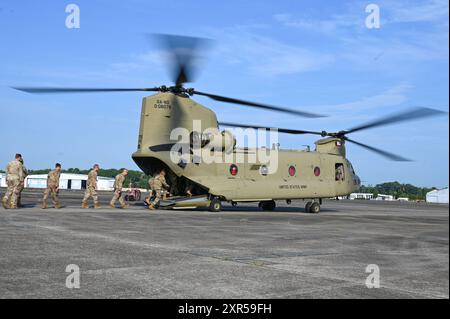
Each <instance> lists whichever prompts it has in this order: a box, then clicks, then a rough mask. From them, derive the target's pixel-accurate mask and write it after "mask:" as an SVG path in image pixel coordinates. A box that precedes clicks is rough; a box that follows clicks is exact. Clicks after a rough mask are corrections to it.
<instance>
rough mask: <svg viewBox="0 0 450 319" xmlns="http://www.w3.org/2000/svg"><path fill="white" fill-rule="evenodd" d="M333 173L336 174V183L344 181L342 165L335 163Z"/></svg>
mask: <svg viewBox="0 0 450 319" xmlns="http://www.w3.org/2000/svg"><path fill="white" fill-rule="evenodd" d="M335 172H336V181H339V182H342V181H343V180H345V172H344V164H342V163H336V164H335Z"/></svg>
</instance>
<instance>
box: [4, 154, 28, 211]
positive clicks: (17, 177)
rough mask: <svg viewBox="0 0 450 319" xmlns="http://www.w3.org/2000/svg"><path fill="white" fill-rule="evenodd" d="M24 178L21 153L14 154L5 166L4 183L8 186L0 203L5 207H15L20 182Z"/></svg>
mask: <svg viewBox="0 0 450 319" xmlns="http://www.w3.org/2000/svg"><path fill="white" fill-rule="evenodd" d="M24 179H25V177H24V171H23V164H22V155H21V154H16V156H15V159H14V160H12V161H11V162H9V163H8V165H7V166H6V184H7V186H8V188H7V190H6V193H5V196H4V197H3V199H2V205H3V207H4V208H5V209H7V208H12V209H16V208H17V201H18V196H19V193H20V183H21V182H23V181H24Z"/></svg>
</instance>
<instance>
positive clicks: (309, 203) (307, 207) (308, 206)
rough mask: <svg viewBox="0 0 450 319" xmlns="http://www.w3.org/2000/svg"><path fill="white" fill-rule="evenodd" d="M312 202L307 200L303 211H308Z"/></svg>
mask: <svg viewBox="0 0 450 319" xmlns="http://www.w3.org/2000/svg"><path fill="white" fill-rule="evenodd" d="M312 203H313V202H307V203H306V205H305V213H308V214H309V213H310V211H309V209H310V208H311V205H312Z"/></svg>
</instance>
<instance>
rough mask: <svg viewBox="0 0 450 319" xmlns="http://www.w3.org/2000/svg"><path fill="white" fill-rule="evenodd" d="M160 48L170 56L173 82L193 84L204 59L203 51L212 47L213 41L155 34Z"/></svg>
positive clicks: (178, 84) (154, 36)
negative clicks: (199, 63) (200, 62)
mask: <svg viewBox="0 0 450 319" xmlns="http://www.w3.org/2000/svg"><path fill="white" fill-rule="evenodd" d="M152 37H153V38H155V39H156V40H157V41H158V42H159V45H160V47H162V49H163V50H165V51H167V52H168V53H169V54H170V57H171V61H170V66H171V67H172V80H173V82H174V83H175V84H176V85H177V86H180V85H183V83H186V82H192V81H193V78H194V76H195V73H196V69H197V67H198V65H197V64H198V62H199V60H200V59H201V58H202V56H201V51H206V48H207V47H209V46H211V44H212V40H209V39H204V38H196V37H187V36H178V35H169V34H153V35H152Z"/></svg>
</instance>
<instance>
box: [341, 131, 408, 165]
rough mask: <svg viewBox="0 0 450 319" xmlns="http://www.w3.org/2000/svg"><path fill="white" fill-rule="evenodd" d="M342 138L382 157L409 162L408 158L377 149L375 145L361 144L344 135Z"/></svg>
mask: <svg viewBox="0 0 450 319" xmlns="http://www.w3.org/2000/svg"><path fill="white" fill-rule="evenodd" d="M343 139H344V140H346V141H348V142H351V143H354V144H356V145H359V146H361V147H363V148H365V149H368V150H369V151H372V152H374V153H377V154H379V155H381V156H384V157H386V158H388V159H390V160H392V161H397V162H411V160H410V159H407V158H404V157H402V156H400V155H396V154H393V153H389V152H386V151H383V150H380V149H378V148H376V147H373V146H369V145H366V144H363V143H360V142H357V141H354V140H351V139H349V138H348V137H346V136H344V137H343Z"/></svg>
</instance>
